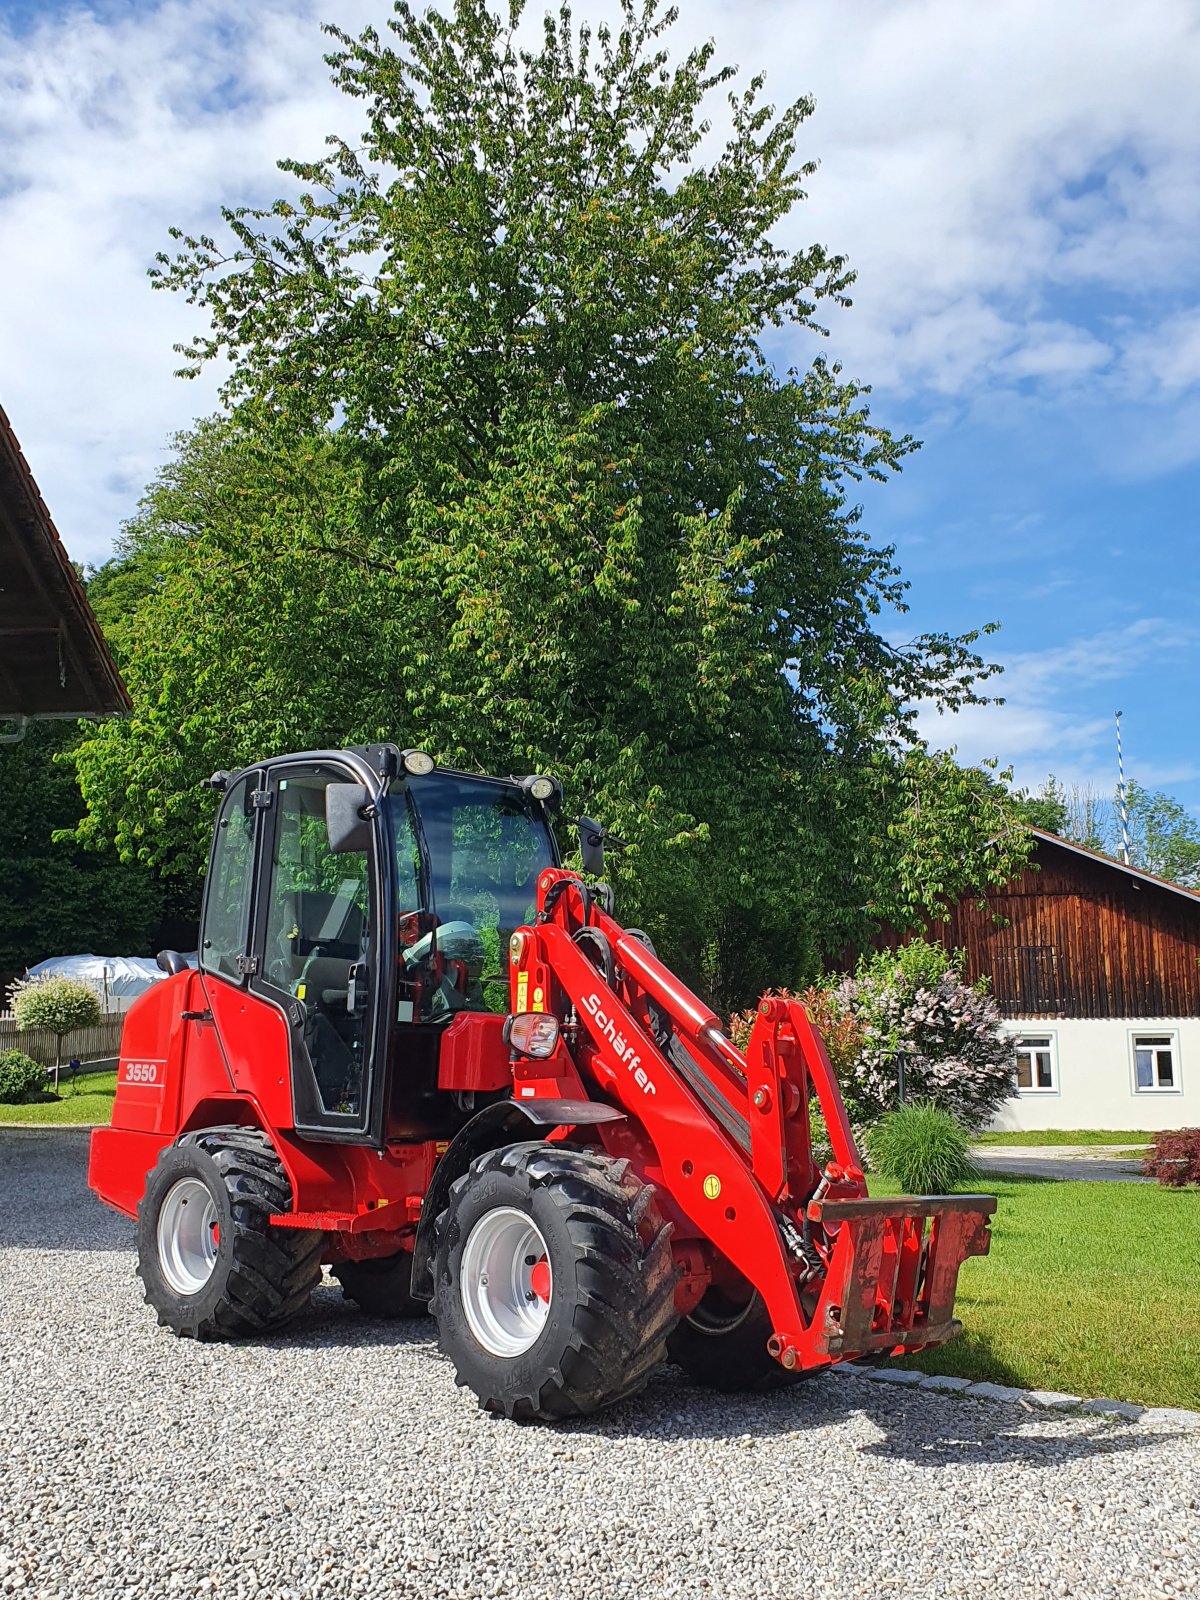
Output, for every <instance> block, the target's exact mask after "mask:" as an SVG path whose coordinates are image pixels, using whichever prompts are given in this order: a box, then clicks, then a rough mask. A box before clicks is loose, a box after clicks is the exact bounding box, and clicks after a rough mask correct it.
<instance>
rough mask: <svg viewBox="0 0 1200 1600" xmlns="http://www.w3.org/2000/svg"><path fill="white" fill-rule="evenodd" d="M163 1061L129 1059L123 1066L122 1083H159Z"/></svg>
mask: <svg viewBox="0 0 1200 1600" xmlns="http://www.w3.org/2000/svg"><path fill="white" fill-rule="evenodd" d="M164 1065H165V1063H164V1062H162V1061H127V1062H126V1063H125V1064H124V1066H123V1067H122V1068H121V1082H122V1083H157V1082H158V1069H159V1068H160V1067H162V1066H164Z"/></svg>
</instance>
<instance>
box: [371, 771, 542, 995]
mask: <svg viewBox="0 0 1200 1600" xmlns="http://www.w3.org/2000/svg"><path fill="white" fill-rule="evenodd" d="M407 791H408V792H407V794H406V795H402V794H394V795H393V796H392V797H391V799H390V801H389V804H390V805H391V807H392V814H393V822H394V826H395V834H396V875H397V897H396V903H397V907H398V909H399V913H400V928H399V936H400V954H401V960H402V962H403V964H404V969H405V976H406V977H407V978H408V979H409V980H410V981H411V983H412V985H413V994H412V1000H413V1002H414V1006H415V1010H414V1013H413V1016H414V1020H421V1019H424V1020H438V1019H439V1018H441V1017H444V1016H448V1015H450V1014H452V1013H453V1012H455V1011H462V1010H474V1011H507V1010H508V976H507V971H508V963H507V959H506V957H507V950H508V940H509V936H510V935H511V934H512V932H513V930H514V929H515V928H519V927H521V926H522V924H524V923H527V922H529V921H531V920H532V918H533V915H534V913H535V911H536V909H537V880H538V875H539V873H540V872H541V871H542V869H543V868H545V867H549V866H553V865H554V861H555V854H554V844H553V839H552V835H551V832H550V827H549V824H548V822H547V820H546V817H545V815H544V813H543V811H542V808H541V806H540V805H539V804H538V803H537V802H536V801H533V800H530V799H528V798H527V797H526V796H525V795H524V794H522V793H521V791H520V790H519V789H516V788H514V787H512V786H511V785H508V784H504V783H497V782H493V781H489V780H488V779H485V778H469V777H461V776H459V775H458V774H455V773H446V772H435V773H431V774H430V775H429V777H427V778H412V779H410V780H409V782H408V785H407ZM422 844H423V846H424V849H423V850H422Z"/></svg>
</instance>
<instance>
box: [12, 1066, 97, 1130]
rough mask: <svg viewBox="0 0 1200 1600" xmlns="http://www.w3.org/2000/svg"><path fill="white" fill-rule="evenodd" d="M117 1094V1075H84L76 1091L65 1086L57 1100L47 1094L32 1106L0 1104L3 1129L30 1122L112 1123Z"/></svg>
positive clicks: (80, 1075) (92, 1073) (77, 1084)
mask: <svg viewBox="0 0 1200 1600" xmlns="http://www.w3.org/2000/svg"><path fill="white" fill-rule="evenodd" d="M116 1092H117V1075H116V1073H115V1072H81V1073H80V1074H79V1077H78V1079H77V1081H76V1083H75V1086H74V1089H72V1088H71V1087H70V1086H69V1085H67V1084H64V1085H63V1087H62V1089H61V1090H60V1095H59V1098H58V1099H57V1100H56V1099H55V1098H54V1096H53V1095H52V1094H49V1093H47V1094H45V1095H43V1096H42V1097H41V1099H40V1100H35V1101H33V1102H32V1104H29V1105H23V1106H9V1105H0V1127H4V1126H12V1125H14V1124H30V1123H32V1124H39V1125H41V1124H46V1123H56V1122H57V1123H62V1122H93V1123H100V1122H111V1121H112V1108H113V1097H114V1096H115V1094H116Z"/></svg>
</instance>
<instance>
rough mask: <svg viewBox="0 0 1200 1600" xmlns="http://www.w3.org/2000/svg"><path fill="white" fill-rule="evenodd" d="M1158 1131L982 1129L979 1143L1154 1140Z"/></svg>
mask: <svg viewBox="0 0 1200 1600" xmlns="http://www.w3.org/2000/svg"><path fill="white" fill-rule="evenodd" d="M1153 1141H1154V1135H1153V1134H1152V1133H1143V1132H1142V1131H1141V1130H1140V1129H1138V1128H1043V1129H1041V1130H1040V1131H1038V1132H1034V1133H981V1134H980V1135H979V1137H978V1138H977V1139H976V1140H975V1143H976V1144H998V1145H1006V1144H1007V1145H1018V1146H1021V1145H1026V1146H1029V1147H1032V1146H1034V1145H1054V1144H1120V1145H1130V1144H1138V1145H1145V1144H1152V1143H1153Z"/></svg>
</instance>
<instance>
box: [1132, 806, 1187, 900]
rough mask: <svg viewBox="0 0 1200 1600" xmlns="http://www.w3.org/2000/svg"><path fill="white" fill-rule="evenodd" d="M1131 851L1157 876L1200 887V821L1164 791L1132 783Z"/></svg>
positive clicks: (1134, 856)
mask: <svg viewBox="0 0 1200 1600" xmlns="http://www.w3.org/2000/svg"><path fill="white" fill-rule="evenodd" d="M1127 800H1128V805H1129V835H1130V854H1131V855H1132V857H1133V861H1134V864H1135V865H1136V866H1139V867H1141V868H1143V869H1144V870H1145V871H1146V872H1152V873H1154V875H1155V877H1158V878H1166V879H1168V880H1169V881H1170V882H1171V883H1178V884H1182V885H1183V887H1184V888H1185V889H1195V888H1200V822H1198V821H1197V819H1196V817H1195V816H1193V815H1192V814H1191V813H1190V812H1189V811H1188V810H1187V809H1186V808H1185V807H1184V806H1182V805H1181V804H1180V803H1179V801H1178V800H1175V799H1173V798H1172V797H1171V796H1170V795H1169V794H1163V793H1162V791H1161V790H1155V791H1153V792H1151V791H1150V790H1147V789H1143V788H1142V786H1141V784H1140V783H1130V784H1129V785H1128V791H1127Z"/></svg>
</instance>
